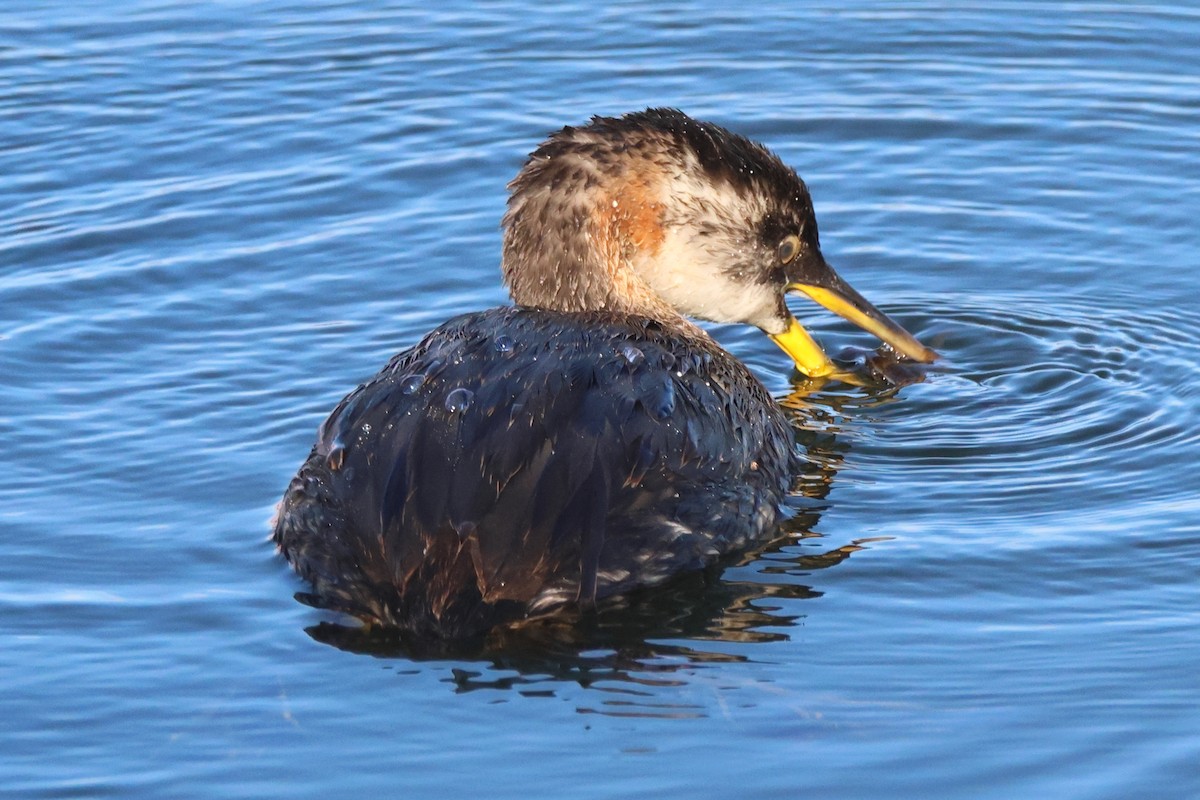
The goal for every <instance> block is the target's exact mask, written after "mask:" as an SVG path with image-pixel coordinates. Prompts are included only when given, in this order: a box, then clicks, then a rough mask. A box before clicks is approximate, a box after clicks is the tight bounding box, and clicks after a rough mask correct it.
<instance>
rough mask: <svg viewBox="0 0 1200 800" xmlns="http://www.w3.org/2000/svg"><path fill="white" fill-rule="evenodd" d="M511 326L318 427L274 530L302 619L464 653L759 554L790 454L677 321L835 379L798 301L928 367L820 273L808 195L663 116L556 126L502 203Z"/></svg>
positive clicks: (482, 328)
mask: <svg viewBox="0 0 1200 800" xmlns="http://www.w3.org/2000/svg"><path fill="white" fill-rule="evenodd" d="M509 189H510V192H511V194H510V197H509V201H508V210H507V212H506V213H505V215H504V220H503V227H504V246H503V255H502V264H501V268H502V271H503V275H504V280H505V282H506V283H507V285H508V288H509V290H510V292H511V295H512V298H513V300H514V301H515V303H516V306H515V307H502V308H494V309H491V310H488V311H481V312H476V313H471V314H466V315H463V316H459V317H456V318H454V319H452V320H450V321H449V322H447V323H445V324H444V325H442V326H441V327H439V328H438V329H436V330H435V331H433V332H432V333H430V334H428V335H427V336H426V337H425V338H424V339H423V340H421V342H420V343H418V344H417V345H416V346H415V347H413V348H412V349H410V350H406V351H404V352H402V353H400V354H399V355H397V356H395V357H394V358H392V360H391V361H390V362H389V363H388V364H387V366H386V367H384V369H383V371H382V372H380V373H379V374H378V375H376V376H375V377H374V378H372V379H371V380H370V381H368V382H367V383H365V384H363V385H362V386H359V387H358V389H356V390H355V391H353V392H351V393H350V395H349V396H347V397H346V398H345V399H344V400H342V402H341V403H340V404H339V405H338V406H337V408H336V409H334V411H333V413H332V414H331V415H330V416H329V418H328V419H327V420H325V422H324V424H322V425H321V427H320V430H319V431H318V434H317V442H316V445H315V446H314V447H313V449H312V452H311V453H310V454H309V457H308V460H307V461H305V462H304V464H303V466H301V468H300V471H299V472H298V473H297V475H296V477H295V478H293V479H292V482H291V484H290V485H289V486H288V489H287V492H286V493H285V495H284V498H283V501H282V502H281V503H280V507H279V510H278V514H277V516H276V520H275V529H274V541H275V543H276V545H277V546H278V548H279V550H280V552H282V553H283V555H284V556H285V557H286V559H287V560H288V561H289V562H290V563H291V564H292V566H293V567H295V569H296V571H297V572H298V573H299V574H300V575H301V576H302V577H303V578H305V579H306V580H308V581H309V582H310V583H311V584H312V586H313V593H312V594H309V595H301V598H302V599H306V601H307V602H309V603H311V604H313V605H317V606H319V607H323V608H329V609H335V610H338V611H342V612H345V613H348V614H351V615H353V616H356V617H358V618H360V619H361V620H363V621H364V622H366V623H368V624H379V625H385V626H389V627H397V628H400V629H401V630H402V631H403V632H405V633H407V634H408V635H411V636H416V637H438V638H464V637H471V636H476V635H480V634H483V633H485V632H486V631H487V630H489V629H490V628H492V627H494V626H496V625H501V624H509V623H515V622H517V621H520V620H524V619H529V618H534V617H539V616H543V615H547V614H553V613H555V612H556V611H562V610H565V609H569V608H575V609H579V608H588V607H591V606H593V605H594V604H595V603H596V601H598V600H600V599H602V598H606V597H610V596H613V595H618V594H622V593H625V592H628V591H630V590H632V589H635V588H638V587H644V586H652V585H656V584H660V583H662V582H663V581H665V580H666V579H668V578H669V577H671V576H672V575H674V574H676V573H679V572H681V571H684V570H693V569H698V568H701V567H703V566H705V565H707V564H710V563H712V562H713V561H715V560H716V559H718V558H720V557H721V556H723V555H725V554H727V553H730V552H732V551H736V550H739V549H742V548H745V547H747V546H749V545H750V544H752V543H754V542H756V541H762V540H764V539H766V538H770V537H771V536H772V535H773V533H772V532H773V528H774V526H775V523H776V521H777V519H778V516H779V506H780V503H781V501H782V499H783V498H784V497H785V496H786V494H787V492H788V490H789V488H790V486H791V485H792V481H793V476H794V475H795V474H796V471H797V468H798V466H799V464H798V456H797V454H796V450H795V447H794V439H793V433H792V430H791V429H790V428H789V426H788V423H787V420H786V419H785V417H784V414H783V413H782V412H781V411H780V410H779V408H777V407H776V405H775V403H774V402H773V400H772V398H771V395H770V394H769V393H768V392H767V390H766V389H765V388H764V387H763V385H762V384H761V383H760V382H759V381H758V379H756V378H755V377H754V376H753V375H752V374H751V373H750V371H749V370H748V369H747V368H746V367H745V366H744V365H743V364H741V363H740V362H739V361H738V360H736V359H735V358H734V357H733V356H732V355H730V354H729V353H728V352H726V351H725V350H723V349H722V348H721V347H720V346H719V345H718V344H717V343H716V342H715V341H714V340H713V339H712V338H711V337H710V336H709V335H708V334H707V333H705V332H704V331H703V330H702V329H701V328H699V327H697V326H696V325H695V324H693V323H692V322H690V321H688V319H687V317H695V318H699V319H704V320H711V321H715V322H741V323H747V324H750V325H754V326H756V327H758V328H760V329H761V330H762V331H764V332H765V333H766V334H767V335H769V336H770V337H771V338H772V339H773V340H774V341H775V342H776V343H777V344H779V346H780V347H782V348H783V350H784V351H785V352H786V353H787V354H788V355H789V356H791V357H792V359H793V360H794V361H795V364H796V367H797V368H798V369H799V370H800V371H801V372H802V373H804V374H806V375H808V376H813V377H822V376H834V375H835V373H836V368H835V366H834V364H833V363H832V362H831V361H830V360H829V358H828V357H827V356H826V355H825V353H824V352H823V351H822V350H821V348H820V347H819V346H818V345H817V344H816V343H815V342H814V341H813V339H812V338H811V337H810V336H809V335H808V334H807V333H806V332H805V330H804V329H803V328H802V327H801V326H800V324H799V323H798V322H797V321H796V319H795V318H794V317H793V316H792V315H791V313H789V311H788V308H787V305H786V304H785V302H784V295H785V293H786V292H788V291H789V290H795V291H800V292H804V293H806V294H808V295H809V296H810V297H812V298H813V299H814V300H816V301H817V302H818V303H820V304H821V305H823V306H825V307H826V308H829V309H831V310H832V311H834V312H836V313H838V314H840V315H842V316H844V317H846V318H847V319H849V320H850V321H852V322H854V323H856V324H858V325H860V326H861V327H863V328H864V329H866V330H868V331H870V332H872V333H874V334H875V335H877V336H879V337H880V338H881V339H882V340H884V341H885V342H886V343H888V344H889V345H891V347H893V348H894V349H895V350H896V351H898V352H899V353H900V354H902V355H903V356H905V357H907V358H909V359H912V360H915V361H920V362H930V361H932V360H933V359H934V358H935V357H936V356H935V354H934V353H933V351H931V350H929V349H928V348H926V347H924V346H923V345H922V344H920V343H919V342H918V341H917V340H916V339H915V338H914V337H913V336H911V335H910V334H909V333H907V332H906V331H905V330H904V329H903V328H901V327H900V326H899V325H897V324H896V323H895V322H893V321H892V320H890V319H889V318H888V317H887V316H885V315H884V314H883V313H882V312H880V311H879V310H878V309H876V308H875V307H874V306H872V305H871V304H870V303H869V302H867V301H866V300H865V299H864V298H863V297H862V296H861V295H859V294H858V293H857V292H856V291H854V290H853V289H852V288H851V287H850V286H849V285H848V284H847V283H846V282H845V281H843V280H842V279H841V278H840V277H839V276H838V275H837V274H836V273H835V272H834V271H833V270H832V269H831V268H830V267H829V265H828V264H826V263H825V260H824V258H823V257H822V255H821V251H820V248H819V242H818V238H817V221H816V218H815V217H814V215H813V208H812V201H811V198H810V197H809V193H808V189H807V187H806V186H805V185H804V182H803V181H801V180H800V178H799V177H798V176H797V175H796V173H795V172H794V171H793V170H792V169H791V168H789V167H788V166H786V165H785V164H784V163H783V162H782V161H780V160H779V159H778V158H777V157H776V156H775V155H774V154H772V153H771V152H770V151H768V150H767V149H766V148H764V147H763V146H761V145H759V144H756V143H754V142H751V141H749V140H748V139H745V138H743V137H741V136H738V135H736V134H733V133H730V132H729V131H727V130H725V129H723V128H721V127H718V126H717V125H713V124H710V123H707V122H700V121H697V120H694V119H691V118H690V117H688V116H686V115H685V114H683V113H681V112H679V111H676V110H673V109H649V110H646V111H642V112H637V113H632V114H627V115H625V116H622V117H619V118H610V117H594V118H593V119H592V121H591V122H590V123H589V124H588V125H585V126H582V127H566V128H563V129H562V130H561V131H559V132H557V133H555V134H553V135H552V136H550V137H549V139H547V140H546V141H545V142H544V143H542V145H541V146H539V147H538V148H537V149H536V150H535V151H534V152H533V153H532V155H531V156H530V157H529V160H528V161H527V162H526V164H525V165H524V167H523V168H522V169H521V171H520V173H519V174H518V175H517V177H516V178H515V179H514V180H513V181H512V182H511V183H510V184H509Z"/></svg>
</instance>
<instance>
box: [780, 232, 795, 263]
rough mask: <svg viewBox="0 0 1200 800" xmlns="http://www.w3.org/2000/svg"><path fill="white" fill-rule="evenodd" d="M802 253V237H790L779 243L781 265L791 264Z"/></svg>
mask: <svg viewBox="0 0 1200 800" xmlns="http://www.w3.org/2000/svg"><path fill="white" fill-rule="evenodd" d="M799 252H800V237H799V236H795V235H793V236H789V237H787V238H786V239H784V240H783V241H782V242H780V243H779V263H780V264H790V263H792V260H793V259H795V258H796V254H797V253H799Z"/></svg>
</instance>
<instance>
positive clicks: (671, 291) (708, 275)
mask: <svg viewBox="0 0 1200 800" xmlns="http://www.w3.org/2000/svg"><path fill="white" fill-rule="evenodd" d="M704 245H705V242H704V241H703V240H702V239H699V238H697V237H695V236H688V235H686V234H684V233H682V232H681V229H680V228H675V229H673V230H671V231H670V232H669V233H668V235H667V237H666V239H665V240H664V241H663V243H662V246H661V247H660V248H659V251H658V254H657V257H656V258H654V259H652V260H651V261H650V262H649V263H647V264H645V265H644V267H643V269H642V270H639V271H640V272H641V273H642V275H643V278H644V279H645V280H646V282H647V283H648V284H650V287H651V288H652V289H653V290H654V291H655V292H656V293H657V294H658V295H660V296H661V297H662V298H663V299H664V300H666V301H667V302H668V303H670V304H671V305H672V306H674V307H675V308H676V309H678V310H679V311H680V312H682V313H683V314H685V315H687V316H689V317H697V318H699V319H706V320H710V321H712V322H743V323H748V324H750V325H755V326H757V327H759V328H762V329H764V330H768V332H775V331H773V330H769V329H771V328H777V327H779V326H780V324H781V323H780V321H779V320H778V319H777V318H778V317H779V296H778V295H779V292H778V289H776V288H775V287H773V286H769V285H767V284H762V283H758V282H756V281H754V280H753V278H752V277H750V276H747V277H746V279H745V280H741V281H739V280H736V279H735V278H733V277H731V276H730V275H729V274H728V273H727V272H726V270H727V269H728V268H729V266H730V263H729V262H730V259H729V258H722V254H721V253H720V252H715V253H714V252H711V251H710V250H709V249H708V248H707V247H705V246H704ZM726 255H731V254H726Z"/></svg>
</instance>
